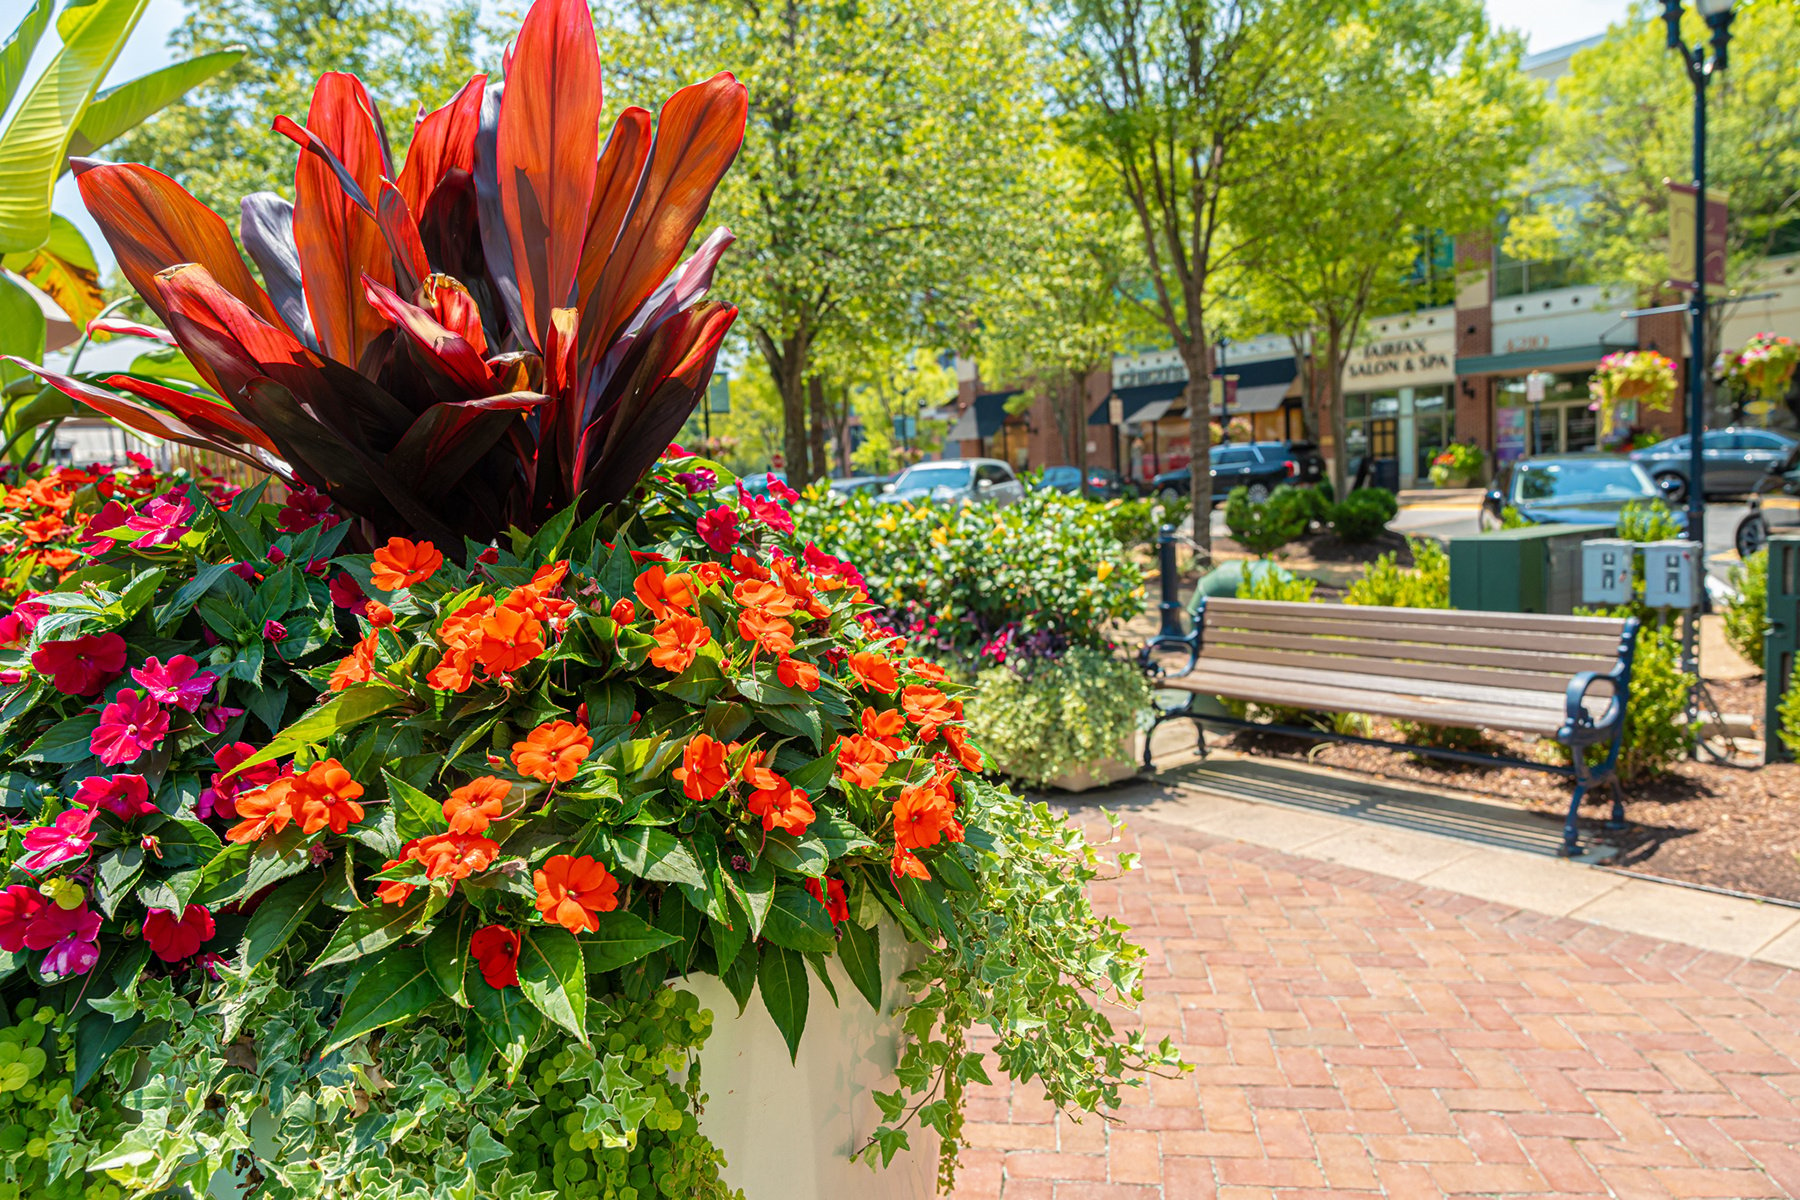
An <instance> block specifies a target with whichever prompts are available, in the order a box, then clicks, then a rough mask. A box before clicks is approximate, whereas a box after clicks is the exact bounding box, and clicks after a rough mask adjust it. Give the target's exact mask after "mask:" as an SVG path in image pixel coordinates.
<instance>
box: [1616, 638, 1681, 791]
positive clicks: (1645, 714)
mask: <svg viewBox="0 0 1800 1200" xmlns="http://www.w3.org/2000/svg"><path fill="white" fill-rule="evenodd" d="M1621 615H1623V614H1621ZM1693 685H1694V677H1693V676H1692V675H1690V674H1688V673H1687V672H1686V671H1683V670H1682V669H1681V631H1680V629H1679V627H1678V626H1677V625H1675V624H1674V623H1673V622H1670V623H1668V624H1645V625H1644V626H1643V627H1642V628H1641V629H1640V630H1639V631H1638V640H1637V653H1636V654H1635V656H1634V657H1633V658H1632V662H1631V696H1630V698H1629V699H1628V700H1627V701H1626V704H1625V741H1624V745H1623V747H1622V748H1621V750H1620V752H1619V778H1620V779H1621V780H1622V781H1623V782H1625V783H1633V782H1635V781H1637V780H1640V779H1652V778H1654V777H1656V776H1658V775H1661V774H1663V773H1665V772H1666V771H1668V769H1669V768H1670V767H1671V766H1673V765H1674V764H1676V763H1678V762H1680V761H1681V760H1682V759H1684V758H1686V757H1687V755H1688V754H1689V753H1690V752H1691V751H1692V750H1693V748H1694V730H1693V726H1691V725H1689V724H1688V723H1687V721H1686V720H1684V719H1683V717H1684V716H1685V714H1686V713H1687V702H1688V692H1689V690H1690V689H1691V688H1692V687H1693Z"/></svg>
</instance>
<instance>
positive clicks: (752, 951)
mask: <svg viewBox="0 0 1800 1200" xmlns="http://www.w3.org/2000/svg"><path fill="white" fill-rule="evenodd" d="M757 955H758V951H757V948H756V943H755V942H751V943H750V944H749V945H747V946H745V947H744V950H743V953H741V954H739V955H737V956H736V957H735V958H733V959H732V960H731V965H730V966H729V967H726V968H725V970H724V971H722V972H721V973H720V975H719V982H721V983H723V984H724V985H725V990H726V991H728V992H730V993H731V998H732V999H733V1000H736V1001H737V1006H738V1016H740V1017H741V1016H743V1015H744V1008H745V1006H746V1005H748V1004H749V1003H750V993H751V992H752V991H754V990H755V989H756V966H757Z"/></svg>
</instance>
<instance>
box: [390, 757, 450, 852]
mask: <svg viewBox="0 0 1800 1200" xmlns="http://www.w3.org/2000/svg"><path fill="white" fill-rule="evenodd" d="M381 774H382V777H383V778H384V779H386V780H387V785H388V799H389V800H390V801H392V802H393V809H394V836H395V837H397V838H399V839H400V841H401V842H402V843H405V842H410V841H412V840H413V839H414V838H420V837H426V836H428V835H430V834H433V833H442V832H443V831H444V806H443V805H442V804H440V803H438V802H437V801H435V800H433V799H432V798H431V797H430V796H427V795H426V794H425V793H424V792H421V791H420V790H419V789H418V788H416V787H414V786H413V785H412V784H410V783H407V782H406V781H405V780H404V779H397V778H395V777H394V776H393V774H391V773H390V772H388V771H385V770H384V771H383V772H382V773H381Z"/></svg>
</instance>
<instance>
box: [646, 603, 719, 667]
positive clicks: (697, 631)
mask: <svg viewBox="0 0 1800 1200" xmlns="http://www.w3.org/2000/svg"><path fill="white" fill-rule="evenodd" d="M650 632H651V634H652V635H653V636H654V637H655V638H656V648H655V649H654V650H652V651H650V662H651V663H652V664H653V665H655V666H658V667H661V668H662V669H663V670H665V671H671V672H673V673H674V674H676V675H679V674H681V673H682V672H683V671H685V670H687V669H688V668H689V667H691V666H693V665H694V657H695V656H696V655H698V654H699V653H700V648H701V647H702V646H704V645H706V644H707V643H708V642H710V641H712V634H711V633H710V632H708V630H707V628H706V622H705V621H702V620H701V619H700V618H699V617H690V616H689V615H688V614H686V613H676V614H674V615H673V616H670V617H665V618H663V619H662V620H660V621H658V622H657V623H656V627H655V628H654V629H652V630H651V631H650Z"/></svg>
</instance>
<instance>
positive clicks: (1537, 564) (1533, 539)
mask: <svg viewBox="0 0 1800 1200" xmlns="http://www.w3.org/2000/svg"><path fill="white" fill-rule="evenodd" d="M1612 531H1613V527H1612V526H1611V525H1532V526H1530V527H1528V528H1525V529H1501V530H1496V531H1495V532H1493V533H1480V534H1475V535H1473V536H1471V537H1456V538H1451V539H1450V606H1451V607H1452V608H1464V609H1471V610H1473V609H1483V610H1486V611H1488V612H1521V613H1571V612H1574V611H1575V608H1576V606H1577V605H1579V604H1580V603H1581V543H1582V542H1584V541H1587V540H1589V539H1591V538H1597V537H1604V536H1606V535H1607V534H1610V533H1612Z"/></svg>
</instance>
